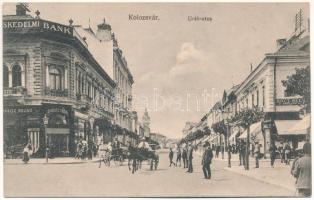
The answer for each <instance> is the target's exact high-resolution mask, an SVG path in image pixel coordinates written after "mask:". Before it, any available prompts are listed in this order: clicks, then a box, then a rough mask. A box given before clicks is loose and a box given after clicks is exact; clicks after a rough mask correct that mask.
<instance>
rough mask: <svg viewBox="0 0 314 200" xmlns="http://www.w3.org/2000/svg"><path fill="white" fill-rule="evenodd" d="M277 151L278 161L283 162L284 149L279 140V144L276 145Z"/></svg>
mask: <svg viewBox="0 0 314 200" xmlns="http://www.w3.org/2000/svg"><path fill="white" fill-rule="evenodd" d="M278 151H279V153H280V162H281V163H284V161H285V154H284V150H283V142H280V144H279V146H278Z"/></svg>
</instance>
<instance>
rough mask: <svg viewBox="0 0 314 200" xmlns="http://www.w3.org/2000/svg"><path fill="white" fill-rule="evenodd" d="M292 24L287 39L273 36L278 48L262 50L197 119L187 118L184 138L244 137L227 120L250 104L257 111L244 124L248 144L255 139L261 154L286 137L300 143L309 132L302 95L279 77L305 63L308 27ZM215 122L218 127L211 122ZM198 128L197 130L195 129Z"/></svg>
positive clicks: (221, 141)
mask: <svg viewBox="0 0 314 200" xmlns="http://www.w3.org/2000/svg"><path fill="white" fill-rule="evenodd" d="M295 30H296V31H295V32H294V34H293V35H292V36H291V37H290V38H289V39H288V40H286V39H279V40H277V46H278V49H277V50H276V51H275V52H274V53H267V54H265V57H264V59H263V60H262V61H261V62H260V63H259V64H258V66H257V67H256V68H255V69H252V67H251V71H250V73H249V75H248V76H247V77H246V78H245V79H244V80H243V82H242V83H240V84H238V85H234V86H232V87H231V88H230V89H227V90H225V91H224V92H223V95H222V98H221V100H219V101H218V102H216V104H215V105H214V106H213V107H212V108H211V109H210V111H209V112H208V113H206V115H205V116H204V117H203V118H202V119H201V120H200V122H197V123H192V122H187V123H186V126H185V128H184V130H183V133H184V137H185V139H187V140H190V141H191V140H192V141H194V142H195V143H196V144H198V143H202V142H204V141H205V140H207V141H210V142H211V144H212V145H213V146H221V147H222V148H226V147H227V144H228V143H229V144H231V145H236V144H238V143H239V142H240V141H241V140H243V141H245V142H246V139H247V129H245V128H243V127H242V126H239V125H238V124H235V123H228V121H230V119H232V118H234V116H236V115H237V114H239V113H240V112H241V111H244V110H248V109H251V110H256V111H257V112H259V113H263V117H262V118H261V119H260V120H259V121H256V122H255V123H253V124H251V125H250V138H249V140H250V143H251V144H253V143H255V142H259V144H260V145H261V146H262V147H263V148H262V151H263V153H264V154H265V155H266V154H267V153H268V150H269V147H270V145H271V144H276V145H279V143H280V142H288V143H290V146H291V147H292V149H297V148H298V147H299V146H302V143H303V142H304V141H305V140H308V139H309V137H310V113H309V111H307V110H306V109H304V107H305V106H306V105H305V101H304V97H303V96H299V95H295V94H291V93H290V92H289V91H288V90H287V88H286V87H284V85H283V83H282V81H284V80H287V78H288V76H290V75H292V74H295V73H296V68H297V69H305V68H307V67H310V36H309V28H305V27H304V26H302V27H301V26H300V29H299V28H296V29H295ZM226 122H227V123H226ZM222 124H223V125H224V126H222ZM219 125H220V126H221V127H220V130H221V131H217V128H216V129H215V128H214V127H218V126H219ZM227 126H228V127H227ZM223 127H225V130H224V129H223ZM227 128H228V130H227ZM208 130H209V131H208ZM215 130H216V131H215ZM198 132H199V133H202V134H199V135H197V133H198ZM209 134H210V135H209Z"/></svg>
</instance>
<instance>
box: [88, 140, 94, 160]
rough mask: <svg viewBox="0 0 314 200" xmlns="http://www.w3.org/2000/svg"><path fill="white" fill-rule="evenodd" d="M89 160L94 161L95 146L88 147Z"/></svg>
mask: <svg viewBox="0 0 314 200" xmlns="http://www.w3.org/2000/svg"><path fill="white" fill-rule="evenodd" d="M87 159H88V160H92V159H93V145H92V144H89V145H88V146H87Z"/></svg>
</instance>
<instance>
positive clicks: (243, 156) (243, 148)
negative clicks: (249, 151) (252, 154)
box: [239, 140, 246, 166]
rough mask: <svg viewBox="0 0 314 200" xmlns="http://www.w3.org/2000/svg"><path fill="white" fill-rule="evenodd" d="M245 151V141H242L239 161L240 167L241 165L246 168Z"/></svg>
mask: <svg viewBox="0 0 314 200" xmlns="http://www.w3.org/2000/svg"><path fill="white" fill-rule="evenodd" d="M245 151H246V149H245V145H244V141H243V140H241V141H240V144H239V160H240V164H239V166H241V165H244V166H245Z"/></svg>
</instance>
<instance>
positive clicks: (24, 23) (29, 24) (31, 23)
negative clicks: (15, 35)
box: [3, 19, 73, 36]
mask: <svg viewBox="0 0 314 200" xmlns="http://www.w3.org/2000/svg"><path fill="white" fill-rule="evenodd" d="M10 30H12V31H19V30H21V31H22V30H30V31H31V30H34V31H36V30H38V31H49V32H55V33H61V34H64V35H67V36H73V28H72V27H69V26H65V25H62V24H58V23H54V22H49V21H45V20H41V19H33V20H10V21H3V31H4V32H5V31H10Z"/></svg>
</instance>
